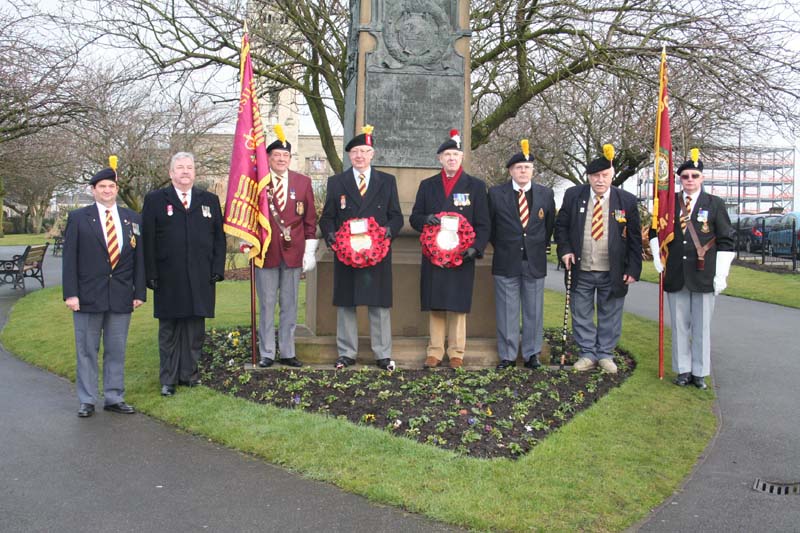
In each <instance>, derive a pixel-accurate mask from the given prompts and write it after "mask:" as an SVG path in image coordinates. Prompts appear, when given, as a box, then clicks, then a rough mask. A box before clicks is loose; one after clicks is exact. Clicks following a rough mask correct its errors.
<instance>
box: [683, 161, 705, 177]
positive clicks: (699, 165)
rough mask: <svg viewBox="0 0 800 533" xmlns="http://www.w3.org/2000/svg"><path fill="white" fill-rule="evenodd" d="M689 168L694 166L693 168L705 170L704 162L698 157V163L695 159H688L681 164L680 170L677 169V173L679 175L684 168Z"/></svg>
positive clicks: (700, 170) (699, 170)
mask: <svg viewBox="0 0 800 533" xmlns="http://www.w3.org/2000/svg"><path fill="white" fill-rule="evenodd" d="M687 168H692V169H696V170H697V171H698V172H703V162H702V161H701V160H699V159H698V160H697V163H696V164H695V162H694V161H692V160H691V159H688V160H686V161H684V162H683V163H682V164H681V166H679V167H678V170H677V171H676V174H677V175H678V176H680V175H681V173H682V172H683V171H684V170H686V169H687Z"/></svg>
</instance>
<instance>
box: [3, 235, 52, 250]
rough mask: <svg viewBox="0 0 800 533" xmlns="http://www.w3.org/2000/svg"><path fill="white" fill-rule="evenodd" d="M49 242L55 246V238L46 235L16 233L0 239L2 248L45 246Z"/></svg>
mask: <svg viewBox="0 0 800 533" xmlns="http://www.w3.org/2000/svg"><path fill="white" fill-rule="evenodd" d="M48 241H49V242H50V244H53V238H52V237H48V236H47V234H46V233H15V234H13V235H9V234H6V236H5V237H0V246H27V245H28V244H44V243H46V242H48ZM49 251H50V249H49V248H48V252H49Z"/></svg>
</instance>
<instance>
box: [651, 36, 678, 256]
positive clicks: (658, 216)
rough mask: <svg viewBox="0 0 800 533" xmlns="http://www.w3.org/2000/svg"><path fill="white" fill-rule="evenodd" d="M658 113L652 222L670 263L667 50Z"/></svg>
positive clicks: (671, 192) (672, 182) (672, 196)
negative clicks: (668, 246)
mask: <svg viewBox="0 0 800 533" xmlns="http://www.w3.org/2000/svg"><path fill="white" fill-rule="evenodd" d="M659 78H660V79H659V88H658V111H657V116H656V143H655V173H654V175H653V176H654V177H653V223H652V225H651V227H652V228H653V229H654V230H656V231H657V232H658V242H659V245H660V246H661V264H662V265H666V264H667V255H668V254H669V251H668V250H667V245H668V244H669V243H670V242H672V239H673V238H675V233H674V230H675V178H674V177H673V170H672V169H673V167H672V138H671V136H670V132H669V102H668V93H667V50H666V47H665V48H664V49H662V51H661V73H660V75H659Z"/></svg>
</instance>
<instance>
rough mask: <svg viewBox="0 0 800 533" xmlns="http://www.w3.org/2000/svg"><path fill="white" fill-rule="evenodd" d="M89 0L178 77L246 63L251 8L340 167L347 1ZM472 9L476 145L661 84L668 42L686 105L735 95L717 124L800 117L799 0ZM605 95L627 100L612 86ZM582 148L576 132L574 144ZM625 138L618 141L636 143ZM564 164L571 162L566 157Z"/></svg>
mask: <svg viewBox="0 0 800 533" xmlns="http://www.w3.org/2000/svg"><path fill="white" fill-rule="evenodd" d="M397 1H400V0H397ZM90 4H91V5H94V6H96V12H94V13H91V14H90V15H89V16H85V17H84V20H83V21H81V23H80V27H81V28H82V29H83V30H84V31H88V36H89V37H90V38H98V37H99V36H106V37H110V38H113V39H114V42H115V43H117V45H118V46H126V47H129V48H131V49H136V50H140V51H143V52H144V53H145V54H146V57H147V60H148V62H149V65H150V67H151V68H152V71H151V72H152V73H153V74H156V73H158V74H163V73H169V74H171V75H179V76H188V75H189V74H190V73H191V72H194V71H196V70H198V69H204V68H208V67H215V68H223V67H232V68H238V47H239V37H238V36H239V35H240V32H241V27H242V23H243V21H244V19H245V17H246V16H249V18H250V20H251V26H250V30H251V33H252V34H253V38H254V41H255V42H256V46H254V48H253V59H254V63H255V71H256V74H257V75H258V76H259V78H260V79H261V80H262V91H264V92H265V93H269V92H274V91H277V90H280V89H284V88H291V89H295V90H296V91H298V93H299V94H300V95H302V97H303V98H304V99H305V101H306V103H307V104H308V106H309V109H310V111H311V116H312V118H313V120H314V123H315V125H316V127H317V130H318V131H319V134H320V137H321V140H322V145H323V146H324V148H325V152H326V155H327V157H328V159H329V161H330V163H331V166H332V167H333V168H334V169H336V170H339V169H340V168H341V161H340V159H339V156H338V150H337V148H338V147H336V146H335V143H334V140H333V135H332V133H331V132H332V127H331V123H330V119H329V114H332V115H333V116H334V117H335V119H338V120H339V121H341V120H342V118H343V114H344V85H345V77H346V72H345V71H346V58H347V54H348V49H347V45H348V42H347V29H348V24H349V18H350V13H349V2H344V1H342V0H317V1H311V2H296V1H293V0H273V1H267V0H262V1H257V0H253V1H251V2H250V7H249V11H248V9H247V6H246V3H245V2H244V1H243V0H159V1H156V0H105V1H103V2H92V3H90ZM471 9H472V13H471V16H472V30H473V33H472V45H471V46H472V59H471V67H472V82H473V83H472V104H473V122H472V123H473V128H472V148H473V149H477V148H479V147H481V146H483V145H485V144H487V143H489V142H490V140H491V139H492V137H493V136H494V135H495V134H497V133H498V132H499V131H500V130H501V128H502V126H503V125H504V124H506V123H507V122H508V121H509V120H511V119H513V118H514V117H515V116H517V115H518V114H519V113H521V112H523V111H524V110H525V109H526V106H528V105H529V104H530V105H534V106H542V107H543V108H546V109H549V110H552V109H561V110H563V111H564V112H567V113H569V114H570V115H565V116H564V117H556V118H557V119H558V120H560V121H563V122H570V123H574V124H576V125H577V124H579V123H580V121H581V120H583V119H585V118H588V117H589V115H586V112H592V110H591V109H588V108H586V106H584V109H583V110H581V111H577V110H575V109H573V108H572V107H566V106H564V105H560V104H559V105H557V104H558V103H557V102H555V100H556V99H557V98H558V96H559V95H564V94H569V93H570V92H573V93H574V96H575V97H579V96H580V95H581V93H582V92H583V93H591V92H592V91H591V89H592V84H595V83H597V82H598V80H603V81H604V82H609V83H603V86H606V87H609V86H610V87H613V86H614V83H610V82H611V81H614V80H616V81H617V82H619V83H620V84H624V82H625V80H628V81H630V82H631V83H633V82H635V83H637V84H638V86H639V87H640V89H641V90H645V89H649V91H650V93H649V94H652V95H654V94H655V92H656V87H655V85H656V83H657V75H656V71H657V64H658V59H659V55H660V52H661V48H662V46H663V45H665V46H666V47H667V50H668V53H669V55H670V59H671V67H672V69H673V72H685V73H687V77H686V80H687V81H688V82H689V83H690V85H688V86H687V87H686V90H685V91H681V92H682V94H681V96H680V97H677V98H675V100H676V103H678V104H679V105H681V106H683V107H684V109H685V114H686V116H687V117H689V116H692V115H694V114H696V113H697V111H698V110H701V109H703V108H704V107H705V106H706V103H707V100H708V98H709V97H714V98H716V99H718V100H719V99H723V100H725V101H727V102H729V103H730V105H731V109H730V110H731V112H726V113H721V114H719V115H716V116H715V115H712V114H709V113H706V114H704V115H702V118H703V119H704V120H712V119H716V121H717V124H716V125H718V124H719V121H720V120H723V119H724V120H729V119H730V118H736V117H741V116H742V113H750V114H753V113H755V114H757V115H759V116H760V117H764V118H768V119H770V120H773V121H778V122H782V123H784V124H794V123H795V122H796V120H797V118H798V116H800V112H798V98H799V97H800V76H798V74H800V61H798V59H800V56H799V55H798V52H797V51H794V50H792V49H791V48H790V47H787V46H786V43H787V41H788V40H789V39H791V38H792V37H793V36H794V35H795V32H794V28H793V24H794V23H795V22H796V21H797V19H798V16H797V11H796V8H795V7H794V6H793V4H792V2H790V1H789V0H785V1H784V0H777V1H776V2H774V3H772V5H770V6H769V7H763V6H762V5H761V3H760V2H757V1H756V0H744V1H741V0H711V1H710V2H705V3H693V2H690V1H688V0H626V1H623V2H617V1H613V0H570V1H566V2H550V3H543V2H539V1H537V0H508V1H498V0H475V1H473V2H471ZM562 88H563V89H564V90H561V89H562ZM676 94H677V93H676ZM642 96H644V93H642ZM651 98H652V99H653V100H655V97H654V96H651ZM606 100H608V103H609V104H613V105H620V103H619V102H613V101H612V100H613V98H606ZM637 103H638V102H637ZM621 105H622V108H621V109H624V110H627V109H630V108H631V106H630V105H625V103H622V104H621ZM649 105H653V104H649ZM329 112H330V113H329ZM537 112H541V111H537ZM621 112H622V111H618V113H621ZM575 113H577V114H578V115H577V116H576V115H575ZM580 115H583V119H582V118H581V116H580ZM653 116H654V115H653ZM639 119H640V117H636V121H638V120H639ZM651 120H652V119H651ZM714 126H715V124H709V127H712V128H713V127H714ZM558 129H559V128H555V130H558ZM555 130H554V131H555ZM596 131H597V132H600V131H603V130H600V129H598V130H596ZM631 132H633V130H631ZM575 133H576V134H579V133H580V132H579V131H576V132H575ZM623 133H624V132H623V131H622V130H619V131H616V130H615V131H614V135H612V136H611V137H614V138H617V139H619V138H622V137H624V136H625V135H623ZM580 136H581V137H582V139H581V140H582V143H583V144H582V145H583V146H584V147H585V148H584V150H585V153H588V152H595V151H596V149H597V148H599V146H591V145H592V144H593V143H596V140H594V139H592V138H593V137H595V138H599V137H600V136H599V135H597V134H596V133H594V134H593V133H591V132H587V133H586V134H585V135H580ZM648 136H649V134H648ZM604 140H605V139H604ZM646 145H647V143H646V142H644V141H643V140H640V139H636V147H635V148H634V149H633V152H635V154H636V155H635V157H633V159H632V160H631V161H630V162H629V163H626V164H625V166H626V168H628V167H630V168H633V167H635V164H634V163H635V162H636V160H638V159H639V157H640V155H639V151H640V149H639V148H638V147H639V146H642V147H643V148H642V149H643V150H644V152H643V153H642V154H641V157H644V158H645V159H646V158H647V157H648V156H647V154H648V153H649V151H651V148H650V147H649V146H646ZM580 146H581V143H578V145H572V144H568V145H565V149H568V150H575V149H576V148H580ZM619 148H620V149H621V152H620V153H625V152H626V150H627V147H626V146H619ZM585 153H583V152H581V151H580V150H578V151H572V152H570V154H569V155H568V156H567V155H565V156H563V158H564V159H565V161H564V162H563V163H564V164H565V165H567V166H569V164H573V166H574V161H573V162H572V163H570V161H569V160H570V159H571V158H572V159H575V160H577V159H578V158H583V156H584V155H585ZM554 157H555V156H554ZM556 159H557V158H556ZM554 161H555V159H554ZM564 168H566V167H564ZM562 170H563V169H562ZM554 172H559V171H558V170H556V167H554ZM621 178H622V175H620V176H618V179H621Z"/></svg>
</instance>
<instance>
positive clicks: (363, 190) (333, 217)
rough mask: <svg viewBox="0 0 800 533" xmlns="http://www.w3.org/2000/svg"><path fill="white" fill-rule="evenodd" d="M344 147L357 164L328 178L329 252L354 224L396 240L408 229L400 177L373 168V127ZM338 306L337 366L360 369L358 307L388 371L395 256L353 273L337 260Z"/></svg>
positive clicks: (325, 231) (322, 222)
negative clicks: (371, 226)
mask: <svg viewBox="0 0 800 533" xmlns="http://www.w3.org/2000/svg"><path fill="white" fill-rule="evenodd" d="M362 131H363V132H362V133H361V134H360V135H356V136H355V137H353V139H351V140H350V142H348V143H347V146H345V151H346V152H347V153H348V154H349V156H350V162H351V163H352V164H353V167H352V168H349V169H347V170H345V171H344V172H342V173H341V174H336V175H335V176H331V177H329V178H328V187H327V190H326V192H325V206H324V207H323V208H322V215H321V216H320V219H319V228H320V230H321V231H322V235H323V236H324V237H325V242H326V244H327V245H328V247H331V246H333V244H334V242H335V241H336V237H335V235H336V232H337V231H338V230H339V228H340V227H341V226H342V225H343V224H345V223H346V222H347V221H349V220H350V219H354V218H358V219H361V218H369V217H373V218H374V219H375V222H377V224H378V225H379V226H381V227H383V228H384V229H385V230H386V234H385V235H386V238H387V239H392V238H394V237H396V236H397V235H398V234H399V233H400V229H401V228H402V227H403V213H402V212H401V211H400V197H399V196H398V193H397V181H396V179H395V177H394V176H393V175H391V174H387V173H386V172H381V171H380V170H377V169H375V168H373V167H372V158H373V156H374V155H375V149H374V142H373V136H372V127H371V126H364V128H363V130H362ZM333 305H335V306H336V308H337V309H336V349H337V351H338V353H339V358H338V359H337V360H336V367H337V368H343V367H347V366H351V365H353V364H355V362H356V358H357V356H358V322H357V320H356V307H357V306H359V305H366V306H367V307H368V308H369V329H370V340H371V345H372V352H373V354H374V356H375V364H376V365H377V366H378V367H379V368H382V369H388V368H390V365H391V357H392V321H391V307H392V251H391V249H390V250H389V253H388V255H386V257H384V258H383V260H381V262H380V263H378V264H376V265H374V266H370V267H366V268H354V267H351V266H349V265H346V264H344V263H342V262H341V261H339V258H338V257H336V255H335V254H334V258H333Z"/></svg>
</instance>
